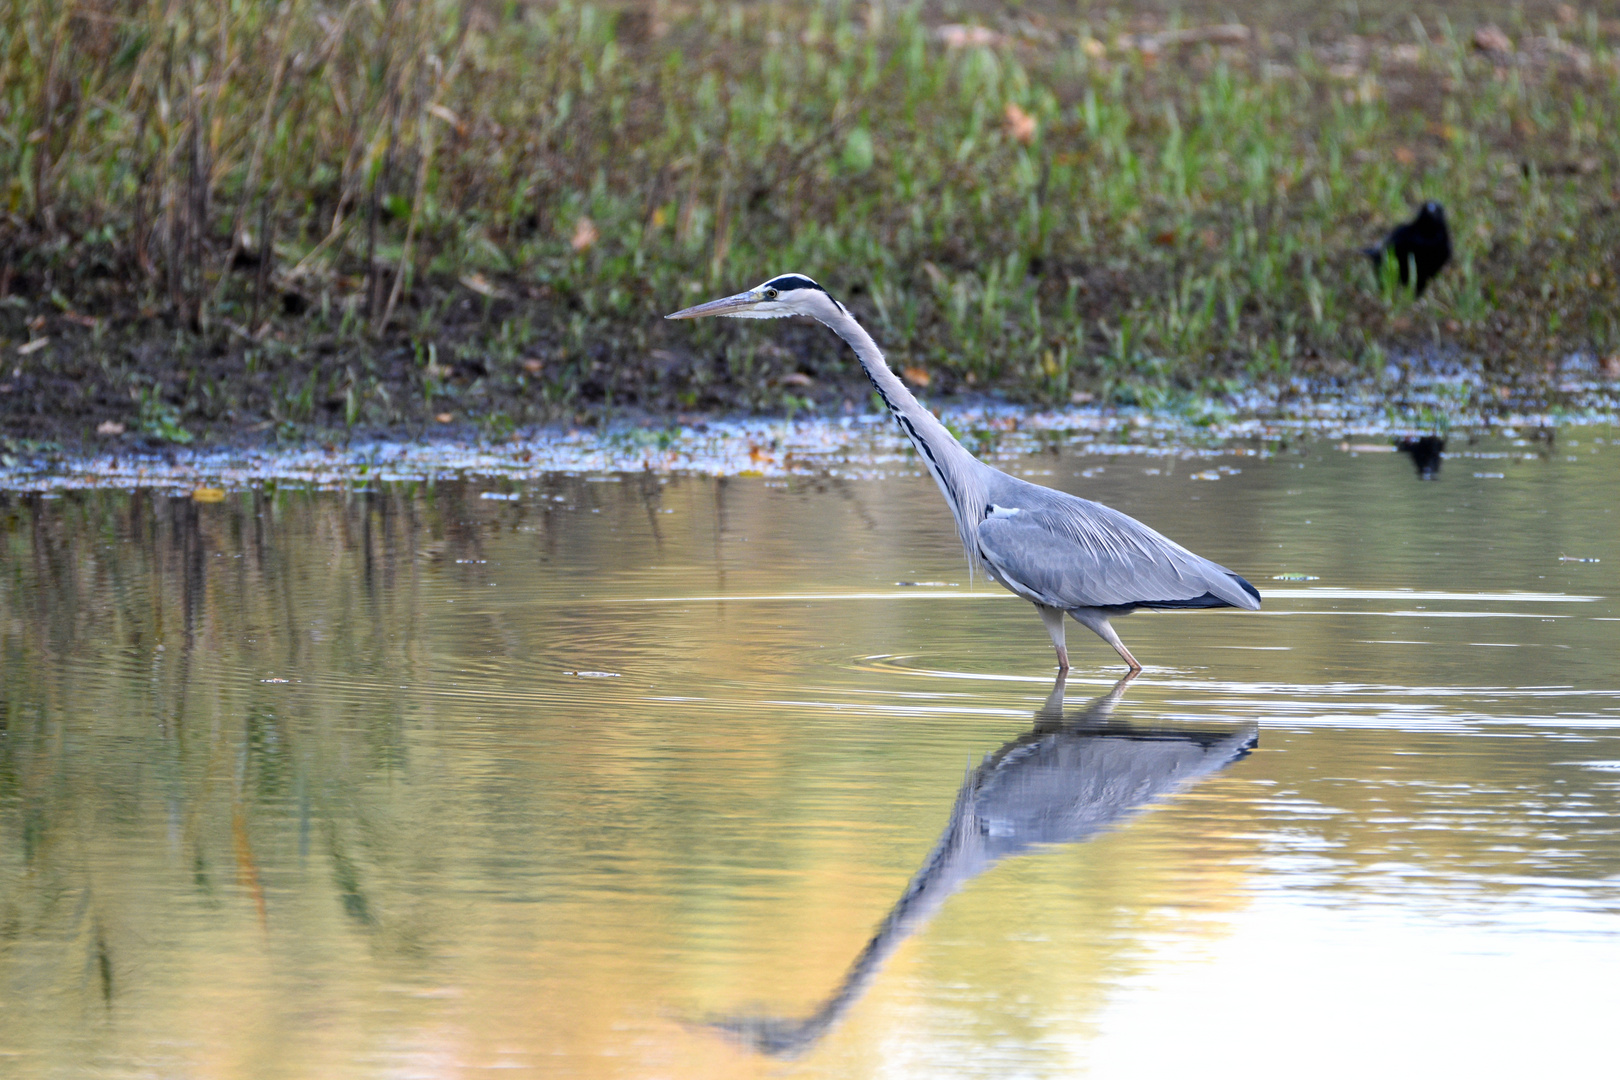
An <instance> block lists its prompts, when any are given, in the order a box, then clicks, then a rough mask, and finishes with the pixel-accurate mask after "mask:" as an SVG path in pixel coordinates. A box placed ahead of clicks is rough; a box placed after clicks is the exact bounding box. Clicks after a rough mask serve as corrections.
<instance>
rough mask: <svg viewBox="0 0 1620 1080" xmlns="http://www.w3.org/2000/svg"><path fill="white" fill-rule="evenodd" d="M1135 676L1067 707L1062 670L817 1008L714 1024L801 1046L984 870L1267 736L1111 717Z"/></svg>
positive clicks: (787, 1048)
mask: <svg viewBox="0 0 1620 1080" xmlns="http://www.w3.org/2000/svg"><path fill="white" fill-rule="evenodd" d="M1134 677H1135V673H1134V672H1133V673H1131V674H1130V675H1127V676H1125V678H1123V679H1121V680H1120V681H1119V682H1118V683H1116V684H1115V685H1114V688H1113V689H1112V690H1110V691H1109V692H1108V693H1106V694H1104V695H1103V696H1101V697H1099V698H1095V699H1093V700H1092V701H1089V702H1087V703H1086V705H1085V706H1084V707H1083V708H1081V709H1078V710H1075V711H1073V712H1070V713H1069V714H1068V715H1065V714H1064V711H1063V682H1064V676H1063V675H1062V674H1061V673H1060V674H1059V675H1058V678H1057V683H1056V685H1054V686H1053V687H1052V694H1051V696H1050V697H1048V698H1047V699H1046V704H1045V705H1044V706H1043V707H1042V708H1041V709H1040V710H1039V711H1038V712H1037V713H1036V714H1035V718H1036V723H1035V727H1034V728H1033V729H1032V730H1030V731H1028V732H1026V733H1025V734H1023V735H1020V736H1019V737H1018V738H1016V739H1014V740H1013V741H1012V742H1010V743H1008V744H1007V745H1005V746H1003V747H1002V748H1001V749H999V750H997V751H996V752H995V753H993V754H987V755H985V759H984V763H983V764H981V765H980V766H979V767H978V768H977V769H975V770H973V772H971V773H969V774H968V777H967V779H966V780H965V781H963V783H962V790H961V791H960V792H958V793H957V796H956V806H955V807H954V808H953V809H952V810H951V818H950V821H949V822H947V823H946V825H945V831H944V833H943V834H941V836H940V838H939V841H938V842H937V843H936V844H935V845H934V850H933V852H932V853H930V854H929V856H928V858H927V860H925V861H924V862H923V865H922V869H920V870H918V871H917V873H916V875H915V876H914V877H913V878H912V879H911V883H910V884H909V885H907V886H906V891H905V892H904V893H903V894H902V895H901V897H900V899H899V900H898V901H896V903H895V905H894V907H892V908H890V909H889V914H888V915H887V916H886V917H885V918H884V920H883V922H882V923H881V924H880V925H879V926H878V928H877V932H876V933H874V934H873V935H872V939H871V940H870V941H868V942H867V943H866V948H864V949H862V950H861V953H860V955H859V956H857V957H856V958H855V961H854V963H852V964H850V966H849V970H848V971H846V972H845V973H844V978H843V981H842V982H840V983H839V984H838V987H837V988H836V989H835V990H834V991H833V992H832V994H831V995H829V996H828V997H827V998H826V999H825V1000H824V1001H823V1002H822V1003H821V1005H820V1007H818V1008H817V1009H816V1011H815V1012H813V1013H811V1014H810V1015H809V1016H807V1017H805V1018H803V1019H797V1020H796V1019H791V1018H786V1017H772V1016H739V1017H730V1018H726V1019H722V1020H717V1021H714V1022H712V1026H713V1027H714V1028H716V1029H718V1030H720V1031H722V1032H725V1033H726V1034H728V1035H730V1036H732V1037H733V1038H735V1039H737V1040H738V1041H739V1042H742V1043H743V1044H744V1045H746V1046H749V1047H752V1048H753V1049H754V1050H757V1051H759V1052H760V1053H762V1054H769V1055H771V1056H772V1057H795V1056H797V1055H799V1054H802V1053H803V1052H804V1051H806V1050H808V1049H809V1048H810V1047H811V1046H813V1045H814V1044H815V1043H816V1041H817V1040H819V1039H820V1038H821V1037H822V1036H824V1035H825V1034H827V1032H828V1031H830V1030H831V1029H832V1028H833V1026H834V1025H836V1024H837V1023H838V1021H839V1020H840V1019H842V1018H843V1015H844V1013H845V1012H847V1011H848V1010H849V1008H850V1006H852V1005H854V1004H855V1001H856V1000H857V999H858V998H859V997H860V996H861V994H862V992H863V991H865V989H866V987H867V985H868V984H869V983H871V981H872V979H873V978H874V977H876V975H877V973H878V969H879V968H880V967H882V966H883V962H884V961H885V960H886V959H888V957H889V955H890V954H891V953H893V952H894V950H895V949H897V948H899V946H900V943H901V942H903V941H904V940H905V939H906V938H907V937H908V936H910V935H911V934H912V933H913V932H915V931H916V930H918V929H920V928H921V927H922V926H923V924H925V923H926V922H927V921H928V920H929V918H931V917H932V916H933V914H934V912H936V911H938V910H939V907H940V905H941V904H943V903H944V902H945V901H946V899H948V898H949V897H950V896H951V895H952V894H953V893H955V892H956V891H957V890H958V889H960V888H961V887H962V886H964V885H966V884H967V883H968V882H969V881H971V880H973V879H974V878H975V877H977V876H978V875H979V874H982V873H983V872H984V871H986V870H988V869H990V867H992V866H994V865H995V864H996V863H997V862H998V861H1000V860H1001V859H1004V858H1007V857H1008V856H1011V855H1021V854H1024V853H1026V852H1028V851H1029V850H1030V849H1031V848H1032V847H1035V846H1036V845H1038V844H1072V843H1078V842H1080V841H1083V840H1090V839H1091V838H1092V837H1094V836H1096V835H1097V834H1098V833H1100V832H1103V831H1104V830H1105V829H1108V828H1109V827H1111V826H1113V825H1116V824H1118V823H1119V822H1121V821H1123V820H1125V819H1126V818H1127V817H1128V816H1130V814H1131V813H1132V812H1134V811H1135V810H1137V809H1138V808H1140V807H1141V806H1143V805H1144V804H1146V803H1149V802H1152V801H1154V800H1155V799H1158V798H1160V797H1162V796H1164V795H1168V794H1170V793H1171V792H1173V791H1175V790H1177V789H1178V788H1182V787H1186V786H1187V785H1189V784H1192V783H1194V782H1195V781H1197V780H1199V779H1200V778H1202V777H1204V776H1206V775H1208V774H1210V773H1213V772H1216V771H1218V770H1220V769H1222V768H1224V767H1225V766H1227V765H1230V764H1231V763H1232V762H1234V761H1237V760H1238V759H1239V758H1241V757H1243V756H1244V755H1245V754H1247V753H1248V752H1249V751H1250V750H1251V749H1253V747H1254V745H1255V743H1256V742H1257V740H1258V736H1257V732H1256V729H1255V728H1254V727H1253V726H1248V727H1242V728H1237V729H1233V730H1227V731H1192V730H1188V729H1185V728H1134V727H1130V726H1127V725H1124V724H1119V723H1109V721H1108V716H1109V713H1111V712H1112V711H1113V709H1114V705H1115V704H1116V703H1118V701H1119V699H1120V695H1122V694H1123V693H1124V692H1125V687H1126V685H1127V684H1128V683H1129V682H1130V681H1131V679H1132V678H1134Z"/></svg>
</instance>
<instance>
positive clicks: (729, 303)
mask: <svg viewBox="0 0 1620 1080" xmlns="http://www.w3.org/2000/svg"><path fill="white" fill-rule="evenodd" d="M763 299H765V298H764V297H763V296H761V295H759V293H758V292H756V291H754V290H753V289H750V290H748V291H747V292H740V293H738V294H737V295H736V296H728V297H725V298H724V299H722V300H710V301H709V302H708V303H707V304H699V305H698V306H697V307H689V308H682V309H681V310H680V311H677V312H676V313H675V314H673V315H665V316H664V318H666V319H706V318H708V317H709V316H710V315H737V314H740V313H742V312H745V311H749V310H751V309H752V308H753V307H754V305H755V304H758V303H759V302H760V301H761V300H763Z"/></svg>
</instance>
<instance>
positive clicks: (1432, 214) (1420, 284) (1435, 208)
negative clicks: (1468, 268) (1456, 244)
mask: <svg viewBox="0 0 1620 1080" xmlns="http://www.w3.org/2000/svg"><path fill="white" fill-rule="evenodd" d="M1388 252H1393V253H1394V255H1395V263H1396V265H1397V266H1398V267H1399V269H1400V275H1401V284H1402V285H1410V284H1413V280H1412V275H1413V273H1414V272H1415V273H1416V275H1417V281H1416V289H1415V292H1414V297H1416V296H1422V295H1423V290H1424V289H1425V288H1427V287H1428V285H1429V279H1430V278H1432V277H1434V275H1436V274H1438V273H1439V272H1440V268H1441V267H1442V266H1444V265H1446V263H1447V262H1449V261H1450V259H1451V230H1449V229H1447V228H1446V212H1445V210H1444V209H1443V208H1442V207H1441V206H1440V204H1439V203H1437V202H1426V203H1424V204H1423V206H1422V207H1421V208H1420V209H1419V210H1418V214H1417V217H1415V218H1413V219H1412V220H1411V221H1408V222H1407V223H1406V224H1405V225H1398V226H1396V228H1395V231H1394V232H1392V233H1390V234H1389V235H1388V236H1386V237H1385V238H1384V239H1383V241H1382V242H1381V243H1379V244H1378V245H1377V246H1376V247H1370V248H1363V249H1362V253H1363V254H1365V255H1367V256H1368V257H1369V258H1371V259H1372V261H1373V272H1374V273H1378V272H1379V270H1380V269H1381V268H1382V267H1383V265H1384V255H1385V253H1388Z"/></svg>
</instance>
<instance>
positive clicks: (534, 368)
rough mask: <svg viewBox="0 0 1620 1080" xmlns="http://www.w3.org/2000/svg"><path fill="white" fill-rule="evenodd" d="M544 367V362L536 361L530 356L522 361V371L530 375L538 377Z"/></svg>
mask: <svg viewBox="0 0 1620 1080" xmlns="http://www.w3.org/2000/svg"><path fill="white" fill-rule="evenodd" d="M545 366H546V362H545V361H544V360H536V359H535V358H534V357H532V356H531V357H529V359H527V360H525V361H523V370H524V371H527V372H528V373H529V374H530V375H538V374H540V372H541V370H542V369H543V368H544V367H545Z"/></svg>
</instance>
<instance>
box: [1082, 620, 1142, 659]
mask: <svg viewBox="0 0 1620 1080" xmlns="http://www.w3.org/2000/svg"><path fill="white" fill-rule="evenodd" d="M1069 614H1070V615H1073V616H1074V621H1075V622H1077V623H1079V624H1080V625H1081V626H1084V627H1085V628H1086V629H1087V630H1090V631H1091V632H1092V633H1094V634H1096V635H1097V636H1098V637H1100V638H1102V639H1103V640H1104V641H1106V642H1108V644H1110V645H1112V646H1113V647H1114V651H1115V652H1117V653H1119V656H1120V659H1122V660H1124V661H1125V663H1127V664H1129V665H1130V668H1131V670H1132V671H1133V672H1135V671H1141V670H1142V665H1141V664H1138V663H1137V662H1136V657H1134V656H1132V655H1131V650H1129V649H1127V648H1126V647H1125V643H1124V642H1123V641H1121V640H1119V635H1118V634H1116V633H1114V628H1113V627H1112V626H1110V625H1109V624H1108V615H1107V614H1106V613H1104V612H1102V611H1099V610H1097V609H1096V608H1075V609H1074V610H1073V611H1071V612H1069Z"/></svg>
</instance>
